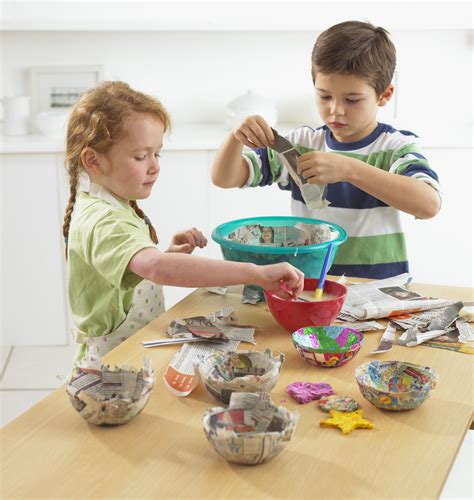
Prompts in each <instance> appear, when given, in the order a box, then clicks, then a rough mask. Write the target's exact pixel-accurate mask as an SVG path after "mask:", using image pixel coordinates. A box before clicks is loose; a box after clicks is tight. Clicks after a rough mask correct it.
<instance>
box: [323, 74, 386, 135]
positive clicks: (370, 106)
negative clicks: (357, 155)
mask: <svg viewBox="0 0 474 500" xmlns="http://www.w3.org/2000/svg"><path fill="white" fill-rule="evenodd" d="M314 88H315V91H316V103H317V106H318V111H319V114H320V115H321V118H322V119H323V121H324V123H325V124H326V125H327V126H328V127H329V129H330V130H331V132H332V133H333V135H334V137H335V139H336V140H338V141H339V142H354V141H358V140H360V139H363V138H364V137H367V136H368V135H369V134H370V133H371V132H372V131H373V130H374V129H375V127H376V126H377V108H378V107H379V106H384V105H385V104H386V103H387V102H388V101H389V99H390V97H391V96H392V94H393V85H389V86H388V87H387V89H386V90H385V91H384V92H383V94H382V95H381V96H380V97H378V96H377V95H376V93H375V89H374V88H373V87H371V86H370V85H369V84H368V83H367V82H366V81H365V80H364V79H363V78H362V77H359V76H355V75H341V74H336V73H321V72H317V73H316V78H315V82H314Z"/></svg>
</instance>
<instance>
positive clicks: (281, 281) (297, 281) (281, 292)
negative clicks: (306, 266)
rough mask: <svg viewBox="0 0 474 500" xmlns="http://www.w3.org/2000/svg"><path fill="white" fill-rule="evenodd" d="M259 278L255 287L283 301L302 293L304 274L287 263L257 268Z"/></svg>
mask: <svg viewBox="0 0 474 500" xmlns="http://www.w3.org/2000/svg"><path fill="white" fill-rule="evenodd" d="M259 271H260V273H261V278H260V280H259V282H258V283H257V285H260V286H261V287H262V288H263V289H265V290H269V291H270V292H273V293H274V294H275V295H278V296H279V297H281V298H283V299H291V298H297V297H298V295H299V294H300V293H301V292H302V291H303V285H304V274H303V273H302V272H301V271H300V270H299V269H296V267H293V266H292V265H291V264H288V263H287V262H282V263H280V264H271V265H268V266H261V267H260V266H259Z"/></svg>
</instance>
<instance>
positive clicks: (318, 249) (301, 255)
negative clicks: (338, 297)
mask: <svg viewBox="0 0 474 500" xmlns="http://www.w3.org/2000/svg"><path fill="white" fill-rule="evenodd" d="M298 224H317V225H320V224H325V225H326V226H328V227H329V229H330V231H331V235H332V236H331V240H330V241H326V242H324V243H318V244H313V245H303V246H298V247H295V246H283V247H281V246H266V245H246V244H243V243H240V242H238V241H234V240H231V239H229V238H228V235H229V234H230V233H232V232H234V231H236V230H238V229H239V228H240V227H242V226H253V225H259V226H264V227H265V226H266V227H269V226H272V227H273V226H297V225H298ZM212 239H213V240H214V241H215V242H216V243H218V244H219V245H220V247H221V251H222V255H223V256H224V259H225V260H232V261H237V262H251V263H253V264H258V265H266V264H276V263H277V262H289V263H290V264H292V265H294V266H295V267H297V268H298V269H300V270H301V271H303V273H304V274H305V276H308V277H310V278H317V277H319V276H320V274H321V268H322V266H323V262H324V257H325V256H326V253H327V249H328V246H329V243H332V244H333V250H332V254H331V260H330V263H329V266H331V265H332V263H333V261H334V259H335V258H336V254H337V250H338V248H339V245H341V244H343V243H344V242H345V241H346V240H347V234H346V231H345V230H344V229H343V228H342V227H341V226H339V225H337V224H333V223H331V222H327V221H324V220H319V219H310V218H307V217H285V216H273V217H270V216H268V217H248V218H246V219H237V220H233V221H229V222H226V223H224V224H221V225H219V226H217V227H216V228H215V229H214V230H213V232H212Z"/></svg>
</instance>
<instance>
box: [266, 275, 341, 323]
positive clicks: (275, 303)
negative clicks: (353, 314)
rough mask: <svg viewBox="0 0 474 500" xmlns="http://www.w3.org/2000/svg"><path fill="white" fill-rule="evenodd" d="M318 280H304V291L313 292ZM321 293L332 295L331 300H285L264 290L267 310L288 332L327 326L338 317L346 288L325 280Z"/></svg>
mask: <svg viewBox="0 0 474 500" xmlns="http://www.w3.org/2000/svg"><path fill="white" fill-rule="evenodd" d="M318 283H319V279H316V278H305V280H304V288H303V289H304V290H306V291H314V290H316V287H317V286H318ZM323 293H327V294H331V295H334V296H335V298H333V299H331V300H324V299H322V300H318V301H314V302H304V301H302V300H286V299H282V298H281V297H278V296H277V295H275V294H273V293H272V292H269V291H268V290H265V298H266V301H267V305H268V309H270V312H271V313H272V316H273V317H274V318H275V319H276V320H277V322H278V323H279V324H280V325H281V326H282V327H283V328H285V329H286V330H288V331H289V332H294V331H296V330H298V329H299V328H303V327H304V326H327V325H330V324H331V323H332V322H333V321H334V320H335V319H336V318H337V316H338V314H339V312H340V311H341V309H342V306H343V304H344V301H345V300H346V296H347V287H346V286H345V285H343V284H342V283H337V282H335V281H329V280H327V281H326V282H325V283H324V287H323Z"/></svg>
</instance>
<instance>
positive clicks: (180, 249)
mask: <svg viewBox="0 0 474 500" xmlns="http://www.w3.org/2000/svg"><path fill="white" fill-rule="evenodd" d="M206 245H207V239H206V237H205V236H204V234H202V233H201V231H199V229H196V228H195V227H193V228H192V229H187V230H186V231H179V232H177V233H175V234H174V235H173V238H172V239H171V244H170V246H169V248H168V250H166V251H167V252H173V253H192V251H193V250H194V249H195V248H196V247H199V248H204V247H205V246H206Z"/></svg>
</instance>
